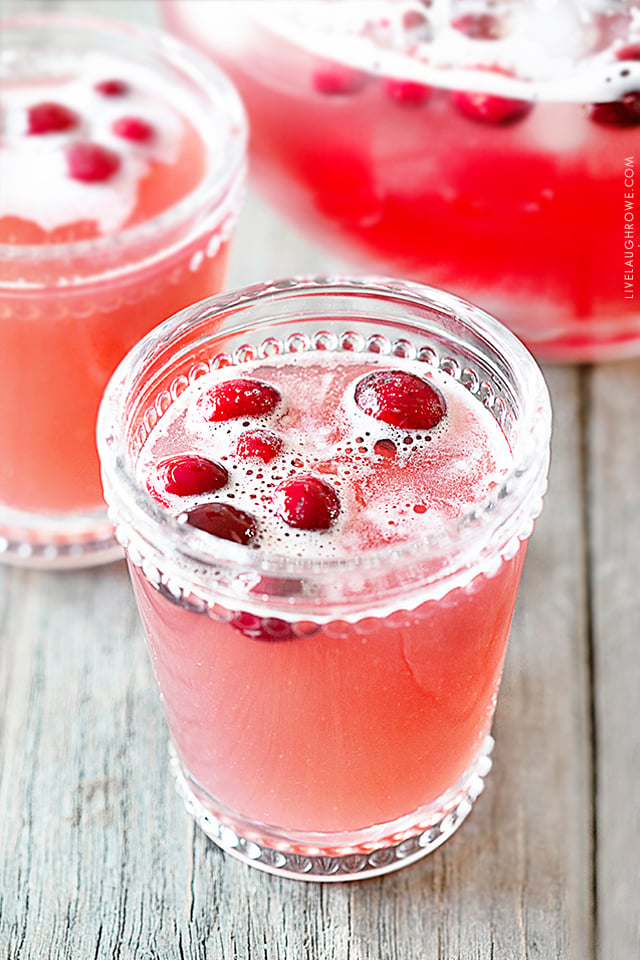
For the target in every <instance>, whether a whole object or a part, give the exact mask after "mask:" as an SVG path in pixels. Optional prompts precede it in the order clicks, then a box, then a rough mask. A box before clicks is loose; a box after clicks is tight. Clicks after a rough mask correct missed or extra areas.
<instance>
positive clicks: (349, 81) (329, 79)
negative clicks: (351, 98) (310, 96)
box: [311, 62, 367, 96]
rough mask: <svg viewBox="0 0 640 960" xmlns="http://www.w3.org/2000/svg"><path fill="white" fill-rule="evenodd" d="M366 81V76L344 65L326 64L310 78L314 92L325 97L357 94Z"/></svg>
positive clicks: (360, 71)
mask: <svg viewBox="0 0 640 960" xmlns="http://www.w3.org/2000/svg"><path fill="white" fill-rule="evenodd" d="M366 80H367V74H366V73H364V71H362V70H357V69H356V68H355V67H350V66H348V65H347V64H345V63H333V62H331V63H326V64H324V65H323V66H322V67H319V68H318V69H317V70H316V71H315V73H314V74H313V76H312V78H311V82H312V84H313V88H314V90H316V91H317V92H318V93H323V94H326V95H327V96H336V95H341V94H342V95H346V94H350V93H357V91H358V90H360V89H361V88H362V87H363V86H364V84H365V82H366Z"/></svg>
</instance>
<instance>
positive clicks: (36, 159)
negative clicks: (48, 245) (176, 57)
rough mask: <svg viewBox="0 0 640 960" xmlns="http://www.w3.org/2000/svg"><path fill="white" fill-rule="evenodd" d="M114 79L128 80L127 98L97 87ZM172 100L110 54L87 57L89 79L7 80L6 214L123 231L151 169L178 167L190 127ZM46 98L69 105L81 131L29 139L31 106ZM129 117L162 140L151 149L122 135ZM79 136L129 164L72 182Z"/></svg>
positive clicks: (2, 163)
mask: <svg viewBox="0 0 640 960" xmlns="http://www.w3.org/2000/svg"><path fill="white" fill-rule="evenodd" d="M111 77H117V78H119V79H122V80H125V81H126V82H127V84H128V85H129V88H130V89H129V92H128V93H127V95H126V97H105V96H100V95H99V94H98V93H96V91H95V90H94V89H93V85H94V83H95V82H96V81H98V80H103V79H105V78H111ZM174 99H175V97H174ZM170 100H171V95H170V93H169V91H168V90H166V89H164V88H163V85H162V83H161V82H159V81H156V79H155V78H154V77H153V76H152V75H151V74H150V73H149V71H146V70H143V69H142V68H140V67H136V66H133V65H130V64H127V63H125V62H122V61H120V60H118V59H116V58H113V57H107V56H104V55H90V56H87V58H86V60H85V61H84V62H83V66H82V75H81V76H77V77H72V78H66V79H53V80H51V79H49V80H47V81H37V82H33V83H19V84H18V83H12V82H9V81H6V82H4V83H3V86H2V107H3V114H4V118H5V124H4V134H3V137H2V143H1V146H0V217H2V216H14V217H20V218H21V219H23V220H29V221H32V222H33V223H36V224H38V226H40V227H41V228H42V229H43V230H46V231H50V230H54V229H56V228H57V227H62V226H65V225H67V224H71V223H76V222H78V221H80V220H91V221H95V222H96V224H97V226H98V230H99V231H100V233H102V234H105V233H111V232H113V231H116V230H118V229H119V228H121V227H122V226H123V225H124V224H125V223H126V221H127V220H128V219H129V218H130V217H131V215H132V214H133V212H134V210H135V206H136V202H137V197H138V184H139V182H140V180H141V179H142V178H143V177H144V176H145V175H146V174H147V173H148V171H149V168H150V166H151V164H152V163H162V164H167V165H172V164H175V163H176V161H177V159H178V155H179V151H180V145H181V142H182V137H183V134H184V123H183V120H182V118H181V116H180V114H179V113H178V112H177V111H176V110H175V109H174V108H173V107H172V106H170V105H169V101H170ZM43 101H54V102H56V103H60V104H62V105H63V106H66V107H69V108H70V109H71V110H73V111H74V112H75V113H76V114H77V115H78V116H79V118H80V123H79V126H77V127H74V128H73V129H71V130H68V131H65V132H62V133H51V134H46V135H40V136H28V135H27V134H26V130H27V113H28V109H29V107H30V106H33V105H35V104H37V103H41V102H43ZM122 116H136V117H141V118H142V119H144V120H146V121H147V122H148V123H149V124H151V126H152V127H153V129H154V136H153V137H152V138H151V140H150V141H149V142H145V143H144V144H143V145H141V144H136V143H135V142H132V141H129V140H125V139H123V138H122V137H119V136H117V135H116V134H114V133H113V131H112V129H111V128H112V124H113V122H114V121H115V120H116V119H118V118H119V117H122ZM78 139H82V140H91V141H92V142H94V143H98V144H101V145H102V146H105V147H108V148H109V149H111V150H115V151H116V152H117V153H118V155H119V157H120V160H121V165H120V168H119V170H118V172H117V173H116V174H115V175H114V176H112V177H111V178H110V179H109V180H108V181H105V182H102V183H85V182H81V181H78V180H74V179H73V178H71V177H69V176H68V173H67V166H66V161H65V155H64V148H65V147H66V146H67V145H68V144H70V143H72V142H73V141H74V140H78Z"/></svg>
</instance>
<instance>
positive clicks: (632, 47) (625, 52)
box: [616, 43, 640, 60]
mask: <svg viewBox="0 0 640 960" xmlns="http://www.w3.org/2000/svg"><path fill="white" fill-rule="evenodd" d="M616 60H640V43H628V44H627V45H626V46H624V47H620V49H619V50H616Z"/></svg>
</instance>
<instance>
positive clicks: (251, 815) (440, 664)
mask: <svg viewBox="0 0 640 960" xmlns="http://www.w3.org/2000/svg"><path fill="white" fill-rule="evenodd" d="M343 356H344V355H343ZM321 359H322V358H321ZM324 361H325V362H324V366H318V367H313V366H306V367H305V366H303V367H302V375H301V374H300V372H296V371H295V364H296V362H299V360H298V361H296V360H295V359H294V360H293V361H292V360H291V358H287V357H283V358H281V361H280V363H278V362H277V361H273V362H270V363H269V365H268V366H267V365H266V364H262V365H256V364H253V365H250V367H251V369H250V371H249V374H248V375H250V376H252V377H255V378H256V379H259V380H261V381H263V382H264V381H266V382H268V383H271V384H273V385H274V386H276V387H278V389H280V390H281V392H282V406H281V407H280V408H278V409H277V410H276V411H275V412H274V413H272V414H270V415H269V416H268V417H266V418H260V420H259V426H260V427H265V426H266V427H268V429H270V430H273V431H274V432H275V433H276V434H277V435H278V436H279V437H280V438H281V439H282V441H283V448H282V451H281V453H280V454H279V455H278V457H276V458H275V459H274V460H273V461H271V462H270V463H269V464H268V465H262V466H260V465H258V464H255V463H254V464H246V463H245V464H241V463H239V462H238V460H237V459H236V458H235V456H234V455H233V454H232V452H231V451H232V450H233V449H234V443H235V440H236V436H237V434H239V433H241V432H242V431H243V430H244V429H245V428H246V427H247V424H246V423H244V422H243V421H244V418H240V420H239V421H229V422H226V423H225V422H223V423H221V424H213V425H211V424H207V423H205V422H204V420H203V419H202V418H199V415H198V411H197V408H195V407H194V401H195V397H194V394H193V391H191V392H190V391H187V392H186V393H185V394H183V395H182V397H181V398H180V400H179V401H176V403H175V404H174V405H173V407H172V408H170V411H169V413H168V414H166V415H165V418H164V419H161V420H160V422H159V425H158V427H157V428H156V430H155V431H154V432H152V433H151V436H150V438H149V440H148V441H147V443H146V445H145V448H144V449H143V452H142V455H141V458H140V461H139V469H140V479H141V481H142V482H143V483H145V482H146V478H147V477H148V476H149V475H150V474H153V465H154V463H156V462H157V461H158V460H162V459H163V458H165V457H167V456H168V455H169V454H171V455H174V454H175V455H177V454H185V453H196V454H198V455H204V454H206V455H207V456H209V457H210V458H212V459H213V460H216V461H218V462H221V463H222V462H224V465H225V467H226V469H227V470H228V471H229V474H230V479H229V482H228V484H227V485H226V486H224V487H222V488H221V489H219V490H217V491H216V492H215V493H214V494H210V495H200V496H196V497H192V496H189V497H180V496H178V495H168V496H167V497H166V501H167V503H168V506H169V510H170V511H171V512H172V513H173V514H174V515H179V514H180V513H181V512H182V511H184V510H190V509H191V508H192V507H193V505H194V503H202V502H209V501H211V502H223V503H229V504H234V505H235V506H236V507H238V508H240V509H242V510H247V509H248V510H251V511H252V512H253V514H254V515H255V517H256V518H257V520H258V526H259V529H260V530H261V534H260V546H259V548H258V550H257V551H256V554H254V556H258V555H259V551H260V549H271V550H276V552H280V553H290V554H292V555H296V554H302V555H304V556H309V557H315V558H318V559H319V558H321V557H335V556H336V555H337V556H340V557H348V556H352V555H353V554H354V553H355V554H358V553H361V552H362V550H363V549H364V550H366V549H367V548H370V547H373V546H380V545H381V544H383V543H388V542H402V541H406V540H407V539H411V540H412V539H413V538H414V537H416V536H418V535H419V532H420V531H421V532H423V533H425V534H426V533H427V531H429V530H434V529H437V527H438V524H439V523H440V522H441V521H442V520H447V519H451V518H455V517H459V516H461V515H462V513H464V512H465V510H467V509H468V508H469V506H470V505H471V504H473V503H474V502H477V501H478V500H482V499H483V498H484V496H485V495H486V493H487V492H488V491H490V490H491V489H492V488H493V486H494V485H495V484H496V483H497V482H498V481H499V477H500V476H501V474H502V472H503V470H504V469H505V468H506V466H508V462H509V453H508V448H507V445H506V440H505V438H504V435H503V434H502V433H501V431H500V428H499V427H498V426H497V424H496V423H495V421H494V420H493V418H492V417H491V416H490V414H488V412H487V411H486V410H484V408H483V407H482V406H481V404H480V403H479V402H478V401H477V400H475V399H474V398H473V397H471V395H469V394H468V393H467V391H466V390H465V389H464V388H463V387H462V386H460V385H459V384H456V383H452V382H449V381H448V380H447V378H442V379H441V380H439V381H438V386H439V388H440V389H441V391H442V393H443V394H444V396H445V399H446V402H447V412H446V415H445V420H443V421H442V424H441V425H440V426H438V427H436V428H435V429H434V430H432V431H424V430H422V431H420V430H404V431H402V430H395V429H393V428H389V427H387V425H386V424H384V423H382V424H381V423H380V422H378V421H376V420H374V419H373V418H372V417H368V416H364V417H363V416H361V415H359V414H356V415H357V417H358V418H359V419H357V420H354V407H353V404H352V403H351V401H350V400H349V399H348V398H352V397H353V390H354V385H355V383H356V382H357V380H358V378H359V377H361V375H362V374H363V373H366V372H368V371H369V370H370V369H371V367H370V366H366V365H365V362H357V361H356V362H351V363H346V362H345V361H343V365H342V366H339V365H338V363H339V361H338V359H337V358H335V357H333V356H329V357H328V358H327V356H326V355H324ZM327 361H328V362H327ZM372 362H375V361H372ZM292 364H293V365H294V366H292ZM381 365H382V366H383V367H385V368H387V367H389V366H392V365H393V364H384V363H382V364H381ZM225 373H226V376H227V377H229V376H233V375H234V373H233V368H231V371H230V370H227V371H225ZM235 375H236V376H238V375H240V376H243V377H244V376H246V375H247V374H246V373H245V372H244V368H243V372H242V373H241V374H237V373H236V374H235ZM203 382H204V381H199V382H198V388H199V389H202V383H203ZM310 395H313V397H314V404H313V405H312V408H311V409H309V403H308V397H309V396H310ZM190 397H191V399H190V400H189V398H190ZM345 397H346V398H347V399H346V400H345V399H344V398H345ZM189 408H190V411H191V412H190V413H188V414H185V412H184V410H185V409H189ZM247 422H248V423H249V424H250V426H253V424H252V423H251V418H249V419H248V421H247ZM442 428H443V429H442ZM355 434H359V436H360V440H359V441H358V438H357V437H355ZM354 437H355V442H354ZM402 437H409V438H411V440H412V443H410V444H406V445H404V449H400V448H401V447H402V439H401V438H402ZM305 438H306V440H305ZM381 439H386V440H387V443H390V442H392V441H393V442H394V443H395V444H396V455H395V456H384V455H381V454H380V453H375V450H376V449H377V450H379V449H380V448H379V446H377V444H378V443H379V441H380V440H381ZM347 448H348V449H347ZM409 448H411V449H409ZM349 450H350V452H348V451H349ZM247 471H249V472H247ZM308 471H310V472H312V473H313V474H314V475H316V476H321V477H322V478H323V479H325V480H328V481H330V482H331V484H332V486H333V487H334V489H335V490H336V491H337V492H338V496H339V499H340V503H341V512H340V515H339V517H338V519H337V520H336V521H335V522H334V523H333V524H332V527H331V529H329V530H323V531H320V532H314V531H304V530H302V531H300V530H294V529H291V528H289V527H287V525H286V524H284V523H283V522H282V521H279V520H278V519H277V518H276V517H274V515H273V510H272V497H273V488H274V485H275V483H276V482H277V481H278V478H281V477H282V476H294V475H296V474H297V473H300V472H302V473H305V472H308ZM372 511H373V512H372ZM455 549H456V548H455V546H454V547H452V551H455ZM524 553H525V546H524V545H522V546H521V547H520V549H519V551H518V552H517V554H516V555H515V557H513V558H512V559H510V560H508V561H506V562H504V561H503V562H501V563H498V566H497V574H496V575H495V576H491V577H487V576H485V575H484V574H483V573H481V572H479V573H478V574H477V576H473V575H470V576H469V578H468V579H470V580H471V582H470V583H465V584H461V585H459V586H455V585H452V588H451V589H449V590H447V589H446V588H445V590H444V596H442V597H440V598H438V599H431V600H430V599H428V588H426V592H425V594H424V599H423V601H422V602H419V603H418V605H417V606H415V600H414V602H413V604H412V603H411V598H410V597H406V596H405V597H404V598H401V599H400V600H399V601H398V602H397V607H398V609H396V610H395V611H394V610H393V609H387V610H386V611H385V612H384V614H381V613H380V611H379V609H378V610H376V599H377V598H376V597H375V596H371V597H367V596H366V595H361V594H359V593H358V588H357V586H353V585H352V586H351V587H350V589H352V590H354V591H355V595H354V596H352V597H351V608H352V610H353V612H354V621H355V622H352V623H347V622H346V621H345V620H342V619H340V620H333V621H331V622H329V623H323V622H322V621H321V620H318V619H317V618H315V619H314V615H313V611H312V610H311V612H309V610H307V612H306V613H304V611H303V613H300V615H299V619H298V620H295V619H292V618H295V614H292V613H290V614H289V620H288V621H285V622H283V621H279V624H280V625H279V631H280V636H281V637H284V638H283V639H280V640H273V639H271V640H270V639H268V638H267V637H266V635H265V634H264V633H262V632H261V631H262V630H263V626H264V623H265V621H261V620H260V616H259V615H258V616H256V615H255V613H256V608H255V604H256V602H258V605H259V601H256V599H255V597H256V596H259V592H260V589H263V588H260V587H259V586H258V587H256V593H255V594H254V595H252V593H251V592H249V594H248V600H249V601H250V602H249V603H248V606H247V607H243V602H242V600H241V599H238V606H237V608H236V609H233V610H228V609H224V608H223V607H221V606H219V605H216V604H214V603H213V601H215V599H216V598H215V596H214V597H212V598H210V607H211V610H210V613H209V614H208V615H207V614H206V613H203V612H194V611H191V610H189V609H187V608H186V607H185V606H184V605H183V606H181V605H180V602H179V601H178V602H175V601H171V600H169V599H167V597H166V596H165V595H163V594H162V593H161V592H159V591H158V589H157V588H156V587H155V586H153V585H152V584H151V583H150V582H149V581H148V580H147V578H146V577H145V575H144V574H143V572H142V570H141V569H140V567H138V566H136V565H135V564H134V563H132V564H131V572H132V577H133V583H134V588H135V591H136V596H137V600H138V603H139V608H140V611H141V615H142V619H143V622H144V626H145V631H146V634H147V639H148V643H149V648H150V651H151V655H152V658H153V665H154V669H155V673H156V677H157V680H158V685H159V688H160V691H161V694H162V700H163V706H164V709H165V712H166V716H167V720H168V723H169V728H170V731H171V735H172V738H173V741H174V743H175V746H176V749H177V751H178V755H179V758H180V761H181V764H182V765H183V768H184V770H185V772H186V774H187V777H188V778H189V780H190V782H191V785H192V786H193V788H194V790H195V792H196V794H197V795H198V796H199V797H200V799H201V800H202V801H203V803H204V804H205V806H208V808H209V809H210V810H212V811H213V812H214V813H215V815H216V816H218V817H220V818H221V819H222V820H223V822H228V823H229V824H231V825H233V826H234V827H235V828H236V829H240V830H241V831H243V830H244V832H245V835H250V836H254V837H255V838H258V837H262V836H264V835H263V834H262V833H261V832H260V831H261V829H263V828H261V827H260V824H263V825H266V827H264V829H265V831H266V833H267V834H269V832H271V834H272V836H273V833H276V834H277V833H278V831H281V832H282V833H283V834H284V835H285V836H288V837H289V839H290V841H291V837H292V836H293V837H295V836H297V837H298V838H299V845H298V847H296V846H295V845H294V847H293V849H299V850H300V851H303V850H305V849H307V848H306V847H305V841H306V843H307V844H309V843H311V842H312V841H311V840H310V839H309V834H310V833H312V832H320V833H325V834H330V835H332V837H329V838H326V837H325V838H324V839H323V844H322V848H323V850H325V851H328V852H331V851H332V850H333V851H334V852H339V848H340V845H341V843H345V842H346V840H345V836H346V835H347V834H350V833H351V834H353V833H354V832H357V831H364V830H368V829H370V828H373V827H374V826H375V825H376V824H388V825H389V824H391V825H392V824H393V822H394V821H398V820H400V819H401V818H406V817H409V818H410V819H411V817H413V819H412V822H411V824H410V826H411V827H413V828H414V830H415V826H416V823H419V822H420V814H419V812H418V811H419V810H420V808H422V807H424V806H425V805H427V804H429V803H431V802H432V801H434V800H436V799H437V798H438V797H440V796H441V795H442V794H443V793H445V792H446V791H447V790H449V789H451V788H454V787H455V786H456V784H458V783H459V781H460V780H461V778H462V777H463V775H464V773H465V771H467V770H468V769H469V768H470V766H471V765H472V763H473V761H474V760H475V759H476V757H477V756H478V754H479V753H480V752H481V748H482V745H483V742H484V740H485V738H486V736H487V734H488V733H489V730H490V726H491V721H492V717H493V712H494V708H495V700H496V695H497V691H498V685H499V682H500V676H501V672H502V664H503V660H504V655H505V650H506V643H507V636H508V631H509V626H510V623H511V618H512V614H513V608H514V604H515V597H516V591H517V587H518V582H519V579H520V573H521V568H522V563H523V560H524ZM415 556H416V563H420V562H423V561H424V557H423V556H422V555H421V548H419V547H418V546H417V545H416V554H415ZM421 557H422V558H421ZM389 562H390V563H391V564H392V563H393V561H391V560H390V561H389ZM431 573H432V574H433V573H434V571H433V570H432V571H431ZM342 577H344V580H345V582H346V583H349V581H350V580H351V581H352V584H353V577H354V573H353V571H352V572H351V573H350V572H349V570H348V569H345V571H344V573H340V572H338V573H337V574H336V582H338V581H339V580H340V578H342ZM436 581H437V576H436ZM291 589H292V588H291V584H289V590H291ZM348 589H349V587H347V590H348ZM283 603H284V606H283V607H282V606H281V608H280V609H279V611H278V612H276V613H273V612H267V613H266V614H264V615H266V616H267V617H273V616H276V617H281V616H283V615H284V616H287V614H286V601H283ZM403 603H407V605H409V606H414V607H415V608H414V609H411V610H409V611H408V610H405V609H402V606H403ZM227 605H228V604H227ZM347 609H348V607H347ZM246 610H249V611H250V612H249V614H247V613H246ZM282 610H285V613H284V614H283V613H282ZM252 611H253V612H252ZM302 621H304V622H302ZM256 624H257V625H258V627H257V635H256V627H255V625H256ZM261 624H262V626H261ZM246 823H248V824H253V825H254V826H253V831H254V832H253V833H249V834H247V833H246ZM243 824H244V826H243ZM405 827H406V824H405ZM383 829H384V828H383ZM392 829H393V827H392V826H389V827H388V830H392ZM256 831H257V832H256ZM385 836H386V835H385ZM327 843H328V844H329V847H327ZM332 843H333V845H334V846H333V847H332V846H331V844H332Z"/></svg>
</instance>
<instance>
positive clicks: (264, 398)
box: [197, 377, 280, 422]
mask: <svg viewBox="0 0 640 960" xmlns="http://www.w3.org/2000/svg"><path fill="white" fill-rule="evenodd" d="M279 402H280V394H279V392H278V391H277V390H276V388H275V387H272V386H271V384H269V383H263V382H262V381H261V380H250V379H249V378H248V377H247V378H241V379H238V380H224V381H223V382H222V383H218V384H216V386H215V387H212V388H211V389H210V390H207V392H206V393H203V394H202V396H201V397H199V398H198V401H197V403H198V407H199V409H200V412H201V413H202V415H203V417H204V418H205V420H209V421H212V422H213V421H215V422H217V421H220V420H234V419H236V418H237V417H263V416H266V415H267V414H269V413H273V411H274V410H275V408H276V407H277V405H278V403H279Z"/></svg>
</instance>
